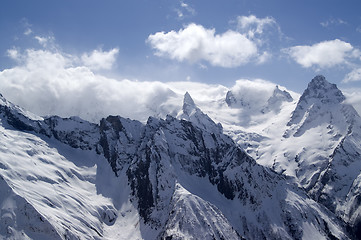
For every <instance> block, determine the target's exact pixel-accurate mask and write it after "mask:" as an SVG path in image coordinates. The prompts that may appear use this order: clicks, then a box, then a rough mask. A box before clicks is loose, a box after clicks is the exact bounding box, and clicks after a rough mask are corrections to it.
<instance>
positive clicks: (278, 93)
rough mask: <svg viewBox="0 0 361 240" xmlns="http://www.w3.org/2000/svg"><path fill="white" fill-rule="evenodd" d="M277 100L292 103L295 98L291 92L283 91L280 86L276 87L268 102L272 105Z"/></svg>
mask: <svg viewBox="0 0 361 240" xmlns="http://www.w3.org/2000/svg"><path fill="white" fill-rule="evenodd" d="M277 100H281V101H287V102H292V101H293V98H292V96H291V94H290V93H289V92H287V91H286V90H281V89H280V88H279V87H278V85H276V87H275V89H274V91H273V94H272V96H271V97H270V98H269V99H268V102H270V103H272V102H275V101H277Z"/></svg>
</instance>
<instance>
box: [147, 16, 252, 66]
mask: <svg viewBox="0 0 361 240" xmlns="http://www.w3.org/2000/svg"><path fill="white" fill-rule="evenodd" d="M147 42H148V43H149V44H150V45H151V46H152V48H154V49H155V50H156V53H155V54H156V55H158V56H162V57H167V58H170V59H175V60H178V61H189V62H191V63H194V62H199V61H202V60H203V61H207V62H209V63H210V64H211V65H213V66H221V67H237V66H240V65H244V64H246V63H248V62H250V61H252V60H254V59H256V58H257V57H258V49H257V45H256V44H255V43H254V42H252V41H251V40H249V39H248V38H247V37H245V36H244V35H242V34H241V33H239V32H236V31H232V30H229V31H227V32H225V33H223V34H216V33H215V29H207V28H204V27H203V26H201V25H197V24H194V23H192V24H189V25H188V26H186V27H185V28H184V29H180V30H179V31H178V32H176V31H170V32H167V33H165V32H157V33H155V34H152V35H149V37H148V40H147Z"/></svg>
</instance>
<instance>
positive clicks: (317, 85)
mask: <svg viewBox="0 0 361 240" xmlns="http://www.w3.org/2000/svg"><path fill="white" fill-rule="evenodd" d="M312 99H314V100H316V99H317V100H320V101H321V102H322V103H332V104H335V103H341V102H343V101H344V100H345V96H344V95H343V94H342V92H341V91H340V90H339V89H338V88H337V86H336V84H332V83H329V82H328V81H327V80H326V78H325V77H324V76H322V75H318V76H316V77H314V78H313V79H312V81H311V82H310V83H309V84H308V86H307V89H306V90H305V91H304V92H303V94H302V96H301V98H300V102H301V101H305V102H306V103H307V102H309V101H310V100H311V101H312ZM312 102H313V101H312Z"/></svg>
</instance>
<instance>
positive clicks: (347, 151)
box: [0, 76, 361, 239]
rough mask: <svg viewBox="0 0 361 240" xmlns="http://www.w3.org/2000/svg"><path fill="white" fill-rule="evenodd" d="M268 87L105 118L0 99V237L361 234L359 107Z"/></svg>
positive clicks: (177, 97) (320, 80)
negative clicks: (43, 113)
mask: <svg viewBox="0 0 361 240" xmlns="http://www.w3.org/2000/svg"><path fill="white" fill-rule="evenodd" d="M259 84H266V83H259ZM267 84H268V85H267V88H263V89H267V91H264V90H262V89H260V90H259V95H258V96H257V98H255V97H254V96H253V95H249V94H247V89H244V88H241V87H234V88H232V89H223V90H222V91H224V93H225V94H224V95H223V96H220V97H219V98H217V99H212V100H210V99H208V98H206V97H205V98H198V99H197V98H194V99H193V95H192V92H191V91H189V92H186V93H185V94H184V95H183V94H180V93H179V91H178V92H177V91H176V90H174V89H173V90H172V89H169V91H167V94H168V95H167V96H169V97H167V98H165V100H164V102H161V101H160V100H159V99H156V100H155V101H156V103H157V104H152V103H148V104H149V105H147V106H140V107H139V109H138V111H136V112H135V116H134V118H133V119H130V118H124V117H122V116H107V117H106V116H104V118H102V119H101V120H100V121H99V122H96V121H88V120H93V119H94V117H91V119H88V120H83V119H81V118H79V117H70V118H61V117H57V116H49V117H40V116H37V115H35V114H32V113H30V112H28V111H27V110H25V109H23V108H21V107H19V106H17V105H15V104H13V103H11V102H9V101H8V100H6V98H5V97H3V96H0V122H1V123H0V239H361V207H360V206H361V197H360V191H361V118H360V116H359V114H358V113H357V112H356V110H355V109H354V108H353V107H352V106H351V105H349V104H347V103H345V96H344V95H343V93H342V92H341V91H340V90H339V89H338V88H337V86H336V85H334V84H331V83H329V82H328V81H327V80H326V79H325V78H324V77H323V76H316V77H315V78H314V79H312V81H311V82H310V83H309V85H308V87H307V89H306V90H305V91H304V92H303V94H302V95H299V94H297V93H294V92H291V91H288V90H287V89H285V88H284V87H282V86H276V85H272V84H269V83H267ZM175 85H176V83H173V87H174V88H176V86H175ZM256 87H257V86H256ZM178 89H179V88H178ZM4 94H5V93H4ZM198 96H199V95H198ZM142 110H144V111H142ZM98 117H99V116H98ZM102 117H103V116H102Z"/></svg>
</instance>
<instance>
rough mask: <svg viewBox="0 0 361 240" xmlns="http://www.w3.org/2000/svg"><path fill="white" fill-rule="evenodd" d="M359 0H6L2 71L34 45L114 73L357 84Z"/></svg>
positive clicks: (1, 13) (0, 14) (291, 85)
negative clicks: (319, 77) (318, 77)
mask: <svg viewBox="0 0 361 240" xmlns="http://www.w3.org/2000/svg"><path fill="white" fill-rule="evenodd" d="M360 9H361V3H359V1H356V0H350V1H336V0H319V1H310V0H306V1H290V0H288V1H286V0H274V1H266V0H263V1H261V0H225V1H220V0H199V1H198V0H197V1H188V0H160V1H150V0H149V1H147V0H132V1H130V0H125V1H115V0H107V1H94V0H78V1H45V0H42V1H40V0H33V1H19V0H4V1H2V2H1V8H0V33H1V38H0V71H4V70H6V69H12V68H15V67H17V66H20V65H21V64H24V61H25V60H24V58H26V57H29V54H28V53H27V50H29V49H32V50H42V51H43V53H44V52H50V53H60V54H61V55H62V56H73V57H74V58H76V59H78V60H77V61H76V62H77V63H76V64H78V65H84V66H87V67H89V68H90V69H91V70H92V71H93V72H94V73H95V74H101V75H104V76H107V77H112V78H117V79H123V78H127V79H137V80H139V81H162V82H165V81H196V82H203V83H209V84H222V85H225V86H232V85H233V84H234V82H235V81H236V80H237V79H241V78H247V79H257V78H261V79H265V80H269V81H272V82H274V83H277V84H281V85H283V86H285V87H287V88H288V89H290V90H293V91H297V92H300V93H301V92H302V91H303V90H304V89H305V87H306V86H307V83H308V82H309V81H310V80H311V79H312V78H313V77H314V76H315V75H316V74H323V75H325V76H326V78H327V79H328V80H329V81H330V82H333V83H336V84H338V85H339V86H340V87H341V88H348V89H349V88H360V87H361V44H360V43H361V42H360V39H361V14H360ZM27 54H28V55H27ZM72 64H73V65H74V63H72Z"/></svg>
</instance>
